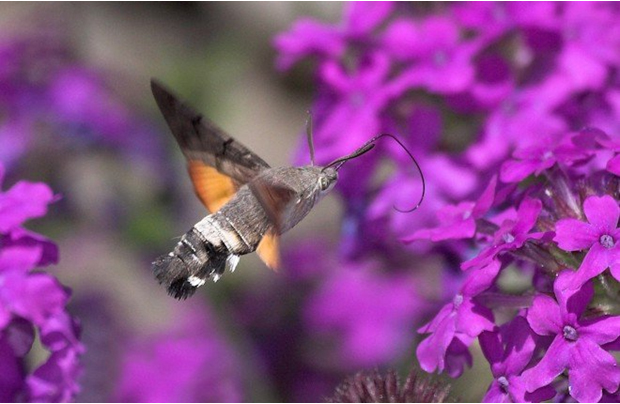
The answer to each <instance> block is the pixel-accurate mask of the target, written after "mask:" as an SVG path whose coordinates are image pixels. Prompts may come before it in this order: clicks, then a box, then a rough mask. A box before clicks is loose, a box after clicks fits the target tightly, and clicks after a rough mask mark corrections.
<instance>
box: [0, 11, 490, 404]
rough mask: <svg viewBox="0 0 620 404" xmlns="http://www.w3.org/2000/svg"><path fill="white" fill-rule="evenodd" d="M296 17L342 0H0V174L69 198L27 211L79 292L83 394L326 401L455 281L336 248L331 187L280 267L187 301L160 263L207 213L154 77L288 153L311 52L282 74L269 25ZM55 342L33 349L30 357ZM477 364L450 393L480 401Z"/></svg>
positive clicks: (408, 347) (394, 352) (298, 132)
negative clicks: (160, 274)
mask: <svg viewBox="0 0 620 404" xmlns="http://www.w3.org/2000/svg"><path fill="white" fill-rule="evenodd" d="M301 16H312V17H315V18H317V19H318V20H321V21H323V22H325V23H334V24H335V23H337V22H338V21H340V19H341V17H342V5H341V4H340V3H323V2H317V3H315V2H313V3H304V2H300V3H297V2H296V3H280V2H274V3H269V4H263V3H243V2H242V3H236V2H235V3H152V4H151V3H131V4H117V3H112V4H106V3H62V4H57V3H19V4H12V3H2V4H1V5H0V81H1V83H2V84H1V86H2V87H1V88H2V95H0V97H2V99H1V100H0V101H1V103H2V104H1V107H0V117H1V118H0V123H1V125H2V126H1V127H0V161H2V162H3V164H4V165H5V167H6V171H7V173H6V176H5V179H4V184H3V187H4V189H6V188H7V187H9V186H10V185H12V184H14V183H15V182H16V181H18V180H20V179H23V180H28V181H41V182H45V183H47V184H49V185H50V187H51V188H52V189H53V191H54V192H55V193H57V194H58V195H59V196H60V199H59V200H58V201H57V202H56V203H54V204H52V205H51V206H50V211H49V212H48V214H47V215H46V216H45V217H44V218H41V219H37V220H33V221H31V222H29V223H28V228H29V229H31V230H34V231H36V232H38V233H41V234H44V235H45V236H47V237H49V238H51V239H52V240H53V241H55V242H56V243H57V244H58V245H59V248H60V263H59V264H58V265H57V266H54V267H51V268H49V272H50V273H52V274H53V275H54V276H56V277H57V278H58V279H59V281H60V282H61V283H62V284H63V285H65V286H67V287H69V288H70V289H71V290H72V298H71V300H70V303H69V305H68V310H69V312H70V313H71V314H72V315H74V316H75V317H76V318H78V319H79V321H80V323H81V329H82V337H81V338H82V343H83V345H84V346H85V348H86V351H85V353H84V355H83V356H82V361H81V362H82V366H83V370H82V372H81V377H80V379H79V384H80V385H81V391H80V393H79V394H78V395H77V398H76V399H77V400H78V401H87V402H90V401H110V400H113V401H322V400H323V399H324V398H325V397H327V396H329V395H331V393H332V392H333V390H334V388H335V387H336V385H337V384H338V383H339V382H341V381H342V380H343V379H344V377H345V376H347V375H350V374H352V373H354V372H356V371H358V370H362V369H372V368H375V367H378V368H380V369H385V368H387V367H393V368H396V369H398V370H399V371H400V372H401V374H404V371H406V370H407V369H409V368H410V367H411V366H415V363H416V360H415V358H414V352H415V349H414V348H415V343H416V341H417V340H418V339H419V337H418V336H417V335H416V332H415V331H416V329H417V328H418V327H419V326H420V325H422V324H423V323H424V322H425V321H427V320H428V319H429V318H430V315H432V314H433V311H434V310H435V309H436V308H437V307H439V306H438V302H440V301H441V299H442V298H443V297H445V296H450V294H451V293H452V291H453V290H454V289H452V290H448V291H445V292H442V290H441V289H440V285H441V282H440V281H439V279H438V278H437V277H438V276H439V275H437V273H438V271H437V269H438V267H439V266H440V264H439V263H437V262H434V261H433V260H432V259H429V260H427V261H428V262H425V263H424V265H420V268H422V269H421V270H420V271H418V272H416V273H415V274H412V273H411V271H406V270H404V269H403V270H399V269H398V265H396V266H392V268H391V269H389V271H390V276H384V272H385V269H384V266H382V265H381V263H380V261H377V260H362V261H355V262H349V261H346V262H345V261H343V260H342V259H341V258H340V257H341V255H340V254H339V253H338V250H339V247H340V246H339V244H338V243H339V240H340V235H341V229H342V227H343V226H342V216H343V208H342V205H341V201H340V200H339V199H338V196H337V195H332V196H330V197H327V198H326V199H325V200H323V201H322V202H321V204H320V205H319V206H318V207H317V208H315V209H314V210H313V212H312V213H311V214H310V215H309V216H308V217H307V218H306V220H304V221H303V222H302V223H301V224H300V225H299V226H297V227H296V228H295V229H293V230H292V231H290V232H289V233H288V234H286V235H285V236H284V237H283V238H282V253H283V257H284V268H283V269H282V271H281V272H280V273H273V272H271V271H270V270H269V269H267V268H266V267H265V266H264V265H263V264H262V263H261V262H260V261H259V260H258V259H257V257H256V256H255V254H252V255H249V256H244V257H243V258H242V259H241V263H240V265H239V267H238V269H237V271H236V272H235V273H233V274H226V276H224V277H223V278H222V279H221V280H220V281H219V282H218V283H217V284H216V285H213V284H207V285H206V286H204V287H203V288H201V289H200V290H199V292H198V293H197V294H196V296H195V297H193V298H192V299H189V300H188V301H183V302H178V301H175V300H173V299H172V298H170V297H168V296H167V295H166V292H165V290H164V289H163V288H162V287H160V286H159V285H157V283H156V281H155V280H154V279H153V276H152V273H151V268H150V263H151V261H152V260H153V259H154V258H155V257H157V256H158V255H160V254H165V253H167V252H169V251H170V250H171V249H172V248H173V246H174V244H175V243H176V238H177V237H179V236H180V235H182V234H183V233H185V232H186V231H187V230H188V229H189V228H191V227H192V226H193V225H194V224H195V223H196V222H197V221H198V220H200V219H201V218H202V217H203V216H204V215H205V213H206V212H205V209H204V207H203V206H202V205H201V204H200V202H199V201H198V199H197V198H196V197H195V196H194V194H193V190H192V188H191V184H190V181H189V178H188V176H187V174H186V167H185V162H184V160H183V157H182V154H181V153H180V150H179V149H178V147H177V145H176V144H175V142H174V139H173V137H172V135H171V134H170V133H169V131H168V128H167V127H166V126H165V122H164V119H163V117H162V116H161V115H160V113H159V111H158V110H157V107H156V104H155V102H154V100H153V98H152V95H151V92H150V88H149V80H150V78H151V77H156V78H158V79H160V80H161V81H162V82H164V83H166V84H167V85H168V86H169V87H170V88H172V89H174V90H175V91H176V92H177V93H178V94H179V95H180V96H181V97H182V98H184V99H186V100H188V101H189V102H190V103H191V104H192V105H194V106H195V107H196V109H198V110H199V111H202V112H204V113H205V115H207V116H208V117H210V118H211V119H212V120H213V121H215V122H217V123H218V124H219V125H220V126H221V127H223V128H224V129H225V130H226V131H227V132H229V133H230V134H232V135H233V136H234V137H235V138H237V139H238V140H240V141H241V142H242V143H244V144H245V145H247V146H248V147H249V148H250V149H251V150H253V151H254V152H255V153H257V154H258V155H259V156H261V157H262V158H263V159H264V160H265V161H267V162H268V163H269V164H271V165H272V166H282V165H291V164H293V162H294V159H293V157H294V155H295V153H296V150H298V149H300V145H302V144H303V142H305V128H304V124H305V119H306V111H307V110H308V109H309V108H311V106H312V101H313V95H314V93H315V88H314V83H313V74H312V65H311V64H304V65H300V66H298V67H296V68H295V69H293V70H291V71H289V72H286V73H282V72H278V71H277V70H276V68H275V67H274V63H275V58H276V51H275V50H274V48H273V45H272V40H273V38H274V36H275V35H276V34H277V33H280V32H282V31H285V30H287V29H289V28H290V27H291V25H292V24H293V22H294V21H295V20H296V19H298V18H300V17H301ZM320 147H321V146H320V145H319V144H317V148H320ZM386 203H388V204H389V205H391V201H389V202H386ZM386 242H387V243H392V244H394V243H399V242H398V240H397V239H396V237H395V236H393V239H391V240H387V241H386ZM399 254H401V255H399V257H400V258H399V261H400V264H399V265H401V266H402V267H403V268H405V267H406V266H407V265H409V264H406V263H408V262H409V261H408V260H410V259H411V255H407V254H408V253H399ZM402 254H404V255H402ZM394 268H396V269H394ZM420 280H423V281H420ZM454 285H456V283H455V284H454ZM420 290H422V291H423V293H422V294H423V295H425V296H426V297H427V298H426V299H424V298H422V297H420V296H421V294H420ZM44 357H45V351H44V350H43V349H41V348H39V350H38V351H37V350H35V351H33V353H32V354H31V355H30V357H29V361H30V362H31V366H33V367H34V366H36V363H37V362H40V361H41V360H43V359H42V358H44ZM471 372H472V374H474V375H477V380H478V382H477V383H470V382H468V381H467V379H465V381H464V382H463V384H462V386H465V387H462V388H460V390H459V394H460V396H461V397H463V398H468V397H472V398H474V399H476V398H477V399H479V397H482V394H483V392H484V390H485V388H486V386H487V385H488V381H489V380H490V376H488V370H487V369H481V368H474V369H473V370H472V371H471ZM481 374H482V375H487V376H484V377H483V376H480V375H481ZM485 377H486V379H485Z"/></svg>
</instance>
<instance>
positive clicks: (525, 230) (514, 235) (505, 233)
mask: <svg viewBox="0 0 620 404" xmlns="http://www.w3.org/2000/svg"><path fill="white" fill-rule="evenodd" d="M541 209H542V203H541V202H540V201H539V200H538V199H525V200H524V201H523V202H521V204H520V205H519V209H518V210H517V213H516V217H515V218H511V219H506V220H504V221H503V222H502V224H501V226H500V228H499V229H498V230H497V231H496V232H495V235H494V236H493V243H492V244H491V245H490V246H488V247H487V248H485V249H484V250H482V251H481V252H480V254H478V256H477V257H475V258H472V259H470V260H469V261H465V262H464V263H463V264H462V265H461V267H462V268H463V269H468V268H472V267H478V266H486V265H488V263H489V262H490V261H491V260H493V259H495V257H497V256H498V255H500V254H501V253H503V252H505V251H514V250H517V249H519V248H521V247H522V246H523V244H525V242H526V241H528V240H540V239H541V238H542V237H543V236H544V235H545V233H544V232H536V231H535V232H531V231H532V229H533V228H534V225H535V224H536V219H537V218H538V215H539V213H540V211H541Z"/></svg>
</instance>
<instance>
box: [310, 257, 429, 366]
mask: <svg viewBox="0 0 620 404" xmlns="http://www.w3.org/2000/svg"><path fill="white" fill-rule="evenodd" d="M418 296H419V292H418V291H416V289H415V287H414V285H413V282H412V280H411V279H410V278H409V277H407V276H404V275H398V274H389V273H380V272H378V271H377V266H376V265H362V266H360V265H355V264H349V265H344V267H343V268H341V269H338V270H336V271H334V273H333V274H332V275H330V276H328V277H326V279H325V280H324V281H323V283H322V284H321V285H320V286H319V288H318V290H316V291H315V292H314V293H313V294H311V295H310V297H309V298H308V301H307V302H306V304H305V308H304V321H305V323H306V326H307V328H308V329H309V330H311V332H312V333H314V334H316V336H318V337H319V338H321V337H322V338H326V339H327V340H333V341H334V343H335V344H334V350H333V351H331V352H327V353H326V355H327V357H329V358H330V359H329V360H330V362H333V363H336V364H337V363H343V364H346V366H347V368H348V369H357V368H366V367H371V366H376V365H378V364H383V363H388V362H390V361H392V360H394V359H395V358H397V357H398V356H399V355H400V354H402V353H404V352H405V350H406V349H407V348H408V346H409V343H410V339H411V334H410V327H411V324H412V323H415V321H416V319H417V318H418V316H419V315H420V314H421V312H422V311H423V309H424V304H423V302H422V301H421V300H420V298H419V297H418Z"/></svg>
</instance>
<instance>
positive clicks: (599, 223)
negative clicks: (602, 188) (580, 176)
mask: <svg viewBox="0 0 620 404" xmlns="http://www.w3.org/2000/svg"><path fill="white" fill-rule="evenodd" d="M583 211H584V213H585V214H586V217H587V218H588V221H589V222H590V223H591V224H592V225H594V226H595V227H597V228H598V229H599V231H600V233H599V234H609V233H611V232H612V231H614V230H616V228H617V227H618V219H619V218H620V208H619V207H618V202H617V201H616V200H614V198H612V197H611V196H609V195H603V196H602V197H598V196H591V197H589V198H588V199H586V200H585V202H584V203H583Z"/></svg>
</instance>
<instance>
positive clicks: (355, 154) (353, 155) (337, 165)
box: [323, 133, 426, 213]
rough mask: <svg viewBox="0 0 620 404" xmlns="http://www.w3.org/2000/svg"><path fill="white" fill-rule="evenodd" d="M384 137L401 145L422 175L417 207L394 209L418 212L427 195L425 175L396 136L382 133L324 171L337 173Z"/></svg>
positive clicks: (335, 161) (403, 211) (329, 165)
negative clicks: (345, 164) (333, 170)
mask: <svg viewBox="0 0 620 404" xmlns="http://www.w3.org/2000/svg"><path fill="white" fill-rule="evenodd" d="M384 136H387V137H390V138H392V140H394V141H395V142H396V143H398V144H399V145H400V147H402V148H403V150H405V152H407V154H408V155H409V157H411V160H413V163H414V164H415V166H416V168H417V169H418V172H419V173H420V179H421V180H422V195H420V200H419V201H418V203H417V205H415V206H414V207H413V208H411V209H409V210H400V209H398V208H397V207H396V206H394V209H396V210H397V211H398V212H401V213H409V212H413V211H414V210H416V209H417V208H419V207H420V205H421V204H422V201H423V200H424V196H425V195H426V180H425V179H424V174H423V173H422V168H420V165H419V164H418V162H417V160H416V159H415V157H413V155H412V154H411V152H410V151H409V149H407V148H406V147H405V145H404V144H402V142H401V141H400V140H398V138H396V136H394V135H390V134H389V133H382V134H380V135H377V136H375V137H373V138H372V139H370V140H369V141H367V142H366V143H364V144H363V145H362V147H360V148H359V149H357V150H356V151H354V152H353V153H351V154H349V155H347V156H344V157H340V158H339V159H336V160H334V161H332V162H331V163H329V164H328V165H326V166H325V167H323V170H324V169H326V168H327V167H331V166H335V167H334V169H335V170H336V171H338V170H339V169H340V167H342V165H343V164H344V163H346V162H347V161H349V160H351V159H354V158H356V157H359V156H361V155H362V154H364V153H366V152H368V151H370V149H372V148H373V147H375V144H374V143H375V142H376V141H377V140H379V139H380V138H382V137H384Z"/></svg>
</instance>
